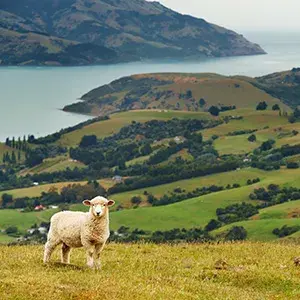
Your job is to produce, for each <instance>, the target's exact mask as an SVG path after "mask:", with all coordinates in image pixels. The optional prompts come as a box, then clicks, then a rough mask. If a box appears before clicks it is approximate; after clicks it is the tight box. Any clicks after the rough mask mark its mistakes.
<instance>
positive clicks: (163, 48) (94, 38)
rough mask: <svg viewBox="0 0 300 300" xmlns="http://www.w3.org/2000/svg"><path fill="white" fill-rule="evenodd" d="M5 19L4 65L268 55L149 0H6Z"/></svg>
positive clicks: (0, 29)
mask: <svg viewBox="0 0 300 300" xmlns="http://www.w3.org/2000/svg"><path fill="white" fill-rule="evenodd" d="M0 20H1V21H0V45H1V52H0V62H1V64H2V65H18V64H31V65H37V64H38V65H43V64H52V65H53V64H56V65H82V64H96V63H98V64H99V63H115V62H120V61H137V60H145V59H163V58H178V59H183V58H199V57H203V56H205V57H207V56H218V57H220V56H236V55H255V54H264V53H265V52H264V50H263V49H261V47H260V46H259V45H257V44H253V43H251V42H249V41H248V40H246V39H245V38H244V37H243V36H242V35H239V34H237V33H235V32H233V31H230V30H227V29H225V28H222V27H219V26H217V25H214V24H210V23H208V22H206V21H205V20H203V19H197V18H194V17H191V16H187V15H181V14H179V13H177V12H174V11H172V10H170V9H168V8H166V7H164V6H163V5H161V4H160V3H158V2H148V1H144V0H126V1H123V0H122V1H119V0H57V1H54V2H53V1H48V0H42V1H40V0H26V1H21V0H18V1H14V2H13V3H12V2H11V1H9V0H3V1H1V3H0ZM12 49H13V50H14V51H13V52H12Z"/></svg>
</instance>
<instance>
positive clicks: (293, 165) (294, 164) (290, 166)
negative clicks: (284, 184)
mask: <svg viewBox="0 0 300 300" xmlns="http://www.w3.org/2000/svg"><path fill="white" fill-rule="evenodd" d="M286 167H287V168H288V169H298V168H299V164H298V163H297V162H292V161H291V162H288V163H287V164H286Z"/></svg>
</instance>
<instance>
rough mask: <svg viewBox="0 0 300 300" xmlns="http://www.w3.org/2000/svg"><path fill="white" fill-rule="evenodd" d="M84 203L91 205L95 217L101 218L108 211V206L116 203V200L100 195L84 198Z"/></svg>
mask: <svg viewBox="0 0 300 300" xmlns="http://www.w3.org/2000/svg"><path fill="white" fill-rule="evenodd" d="M83 204H84V205H85V206H89V207H90V212H91V213H92V214H93V216H94V217H97V218H101V217H102V216H104V215H105V214H106V213H107V211H108V208H109V207H111V206H113V205H114V204H115V201H114V200H108V199H106V198H104V197H100V196H98V197H96V198H94V199H92V200H84V201H83Z"/></svg>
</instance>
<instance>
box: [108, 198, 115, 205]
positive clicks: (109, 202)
mask: <svg viewBox="0 0 300 300" xmlns="http://www.w3.org/2000/svg"><path fill="white" fill-rule="evenodd" d="M114 205H115V201H114V200H108V202H107V206H109V207H110V206H114Z"/></svg>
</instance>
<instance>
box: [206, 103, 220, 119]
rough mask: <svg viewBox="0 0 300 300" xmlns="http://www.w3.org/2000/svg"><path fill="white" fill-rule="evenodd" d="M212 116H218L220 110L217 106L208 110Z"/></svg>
mask: <svg viewBox="0 0 300 300" xmlns="http://www.w3.org/2000/svg"><path fill="white" fill-rule="evenodd" d="M208 111H209V112H210V114H211V115H212V116H216V117H217V116H218V115H219V114H220V109H219V108H218V107H217V106H211V107H210V108H209V110H208Z"/></svg>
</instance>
